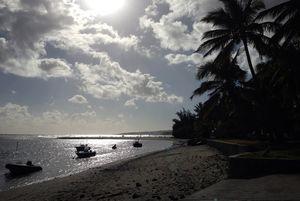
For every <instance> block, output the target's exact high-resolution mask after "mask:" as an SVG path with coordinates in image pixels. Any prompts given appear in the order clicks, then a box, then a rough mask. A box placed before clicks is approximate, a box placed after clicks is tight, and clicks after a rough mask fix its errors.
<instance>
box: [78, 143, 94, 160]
mask: <svg viewBox="0 0 300 201" xmlns="http://www.w3.org/2000/svg"><path fill="white" fill-rule="evenodd" d="M75 148H76V151H75V153H76V155H77V156H78V158H89V157H92V156H96V151H93V150H91V147H89V146H88V145H87V144H81V145H80V146H76V147H75Z"/></svg>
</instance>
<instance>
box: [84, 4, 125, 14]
mask: <svg viewBox="0 0 300 201" xmlns="http://www.w3.org/2000/svg"><path fill="white" fill-rule="evenodd" d="M86 4H87V6H88V8H89V9H90V10H91V11H93V12H95V13H96V14H98V15H103V16H104V15H110V14H113V13H116V12H117V11H118V10H120V9H121V8H122V7H123V6H124V4H125V0H86Z"/></svg>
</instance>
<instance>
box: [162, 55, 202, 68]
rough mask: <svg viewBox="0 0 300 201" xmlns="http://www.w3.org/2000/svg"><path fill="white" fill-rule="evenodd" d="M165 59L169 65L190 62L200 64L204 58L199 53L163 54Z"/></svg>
mask: <svg viewBox="0 0 300 201" xmlns="http://www.w3.org/2000/svg"><path fill="white" fill-rule="evenodd" d="M165 59H167V60H168V62H169V65H176V64H181V63H192V64H197V65H198V64H201V63H202V61H203V60H204V58H203V57H202V56H201V55H200V54H196V53H195V54H192V55H185V54H168V55H166V56H165Z"/></svg>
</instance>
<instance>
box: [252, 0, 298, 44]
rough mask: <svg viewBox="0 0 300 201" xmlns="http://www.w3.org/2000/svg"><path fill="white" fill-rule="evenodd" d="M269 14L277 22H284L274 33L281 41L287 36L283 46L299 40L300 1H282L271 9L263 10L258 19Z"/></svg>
mask: <svg viewBox="0 0 300 201" xmlns="http://www.w3.org/2000/svg"><path fill="white" fill-rule="evenodd" d="M267 16H271V17H273V18H275V21H274V23H275V24H282V26H280V27H279V29H278V30H276V33H275V35H274V37H273V38H274V39H275V41H276V42H279V41H280V40H281V39H283V38H284V37H285V42H284V43H283V46H286V45H288V44H289V43H290V42H292V41H293V40H298V41H299V37H300V29H299V27H300V1H299V0H289V1H287V2H284V3H281V4H279V5H277V6H274V7H272V8H270V9H267V10H265V11H263V12H261V13H260V14H259V15H258V19H263V18H265V17H267Z"/></svg>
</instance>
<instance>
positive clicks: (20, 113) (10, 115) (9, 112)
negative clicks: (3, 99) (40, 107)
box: [0, 103, 31, 121]
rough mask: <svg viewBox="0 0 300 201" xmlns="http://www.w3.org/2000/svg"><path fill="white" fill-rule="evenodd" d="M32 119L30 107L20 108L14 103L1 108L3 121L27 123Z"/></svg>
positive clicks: (0, 114) (0, 113)
mask: <svg viewBox="0 0 300 201" xmlns="http://www.w3.org/2000/svg"><path fill="white" fill-rule="evenodd" d="M29 118H31V114H30V113H29V112H28V106H20V105H17V104H14V103H7V104H6V105H4V106H3V107H0V119H1V121H25V120H27V119H29Z"/></svg>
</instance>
